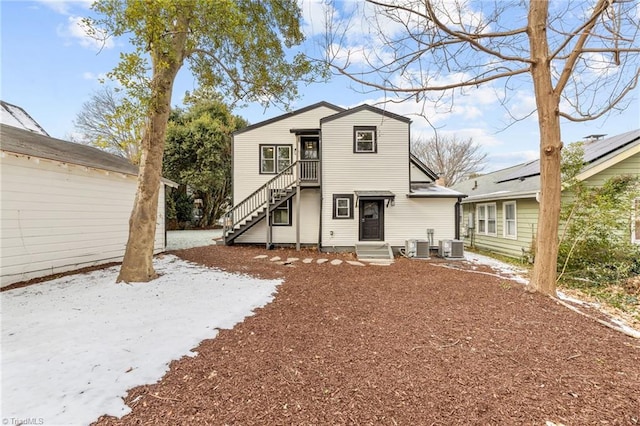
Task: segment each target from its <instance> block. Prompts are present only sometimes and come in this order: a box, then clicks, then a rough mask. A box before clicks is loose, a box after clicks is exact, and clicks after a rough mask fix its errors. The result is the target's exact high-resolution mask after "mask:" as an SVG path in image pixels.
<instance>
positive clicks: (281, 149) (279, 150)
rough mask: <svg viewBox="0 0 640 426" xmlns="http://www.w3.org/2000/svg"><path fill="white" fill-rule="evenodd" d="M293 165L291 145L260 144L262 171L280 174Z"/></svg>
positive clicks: (262, 172) (263, 172)
mask: <svg viewBox="0 0 640 426" xmlns="http://www.w3.org/2000/svg"><path fill="white" fill-rule="evenodd" d="M290 165H291V145H260V173H261V174H278V173H280V172H282V171H283V170H284V169H286V168H287V167H289V166H290Z"/></svg>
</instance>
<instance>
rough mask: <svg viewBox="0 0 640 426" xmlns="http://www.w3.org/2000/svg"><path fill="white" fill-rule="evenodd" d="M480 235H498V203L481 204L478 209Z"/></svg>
mask: <svg viewBox="0 0 640 426" xmlns="http://www.w3.org/2000/svg"><path fill="white" fill-rule="evenodd" d="M476 217H477V218H478V231H477V233H478V234H480V235H491V236H494V237H495V236H496V204H495V203H492V204H479V205H478V207H477V209H476Z"/></svg>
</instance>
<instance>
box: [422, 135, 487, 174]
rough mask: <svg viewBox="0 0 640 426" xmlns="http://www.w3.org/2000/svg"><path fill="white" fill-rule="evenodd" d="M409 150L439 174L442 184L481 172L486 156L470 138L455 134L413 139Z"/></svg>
mask: <svg viewBox="0 0 640 426" xmlns="http://www.w3.org/2000/svg"><path fill="white" fill-rule="evenodd" d="M411 152H412V153H413V154H414V155H415V156H416V157H418V158H419V159H420V160H422V162H423V163H425V164H426V165H427V166H429V168H431V169H432V170H433V171H435V172H436V173H437V174H438V175H439V176H440V178H441V179H442V180H443V184H444V186H451V185H454V184H456V183H458V182H460V181H461V180H462V179H463V178H465V177H467V176H470V175H472V174H475V173H479V172H481V171H482V170H483V169H484V160H485V159H486V158H487V154H486V153H484V152H482V151H481V150H480V145H478V144H476V143H474V142H473V139H472V138H468V139H458V138H457V137H456V136H455V135H454V136H439V135H436V136H434V137H432V138H430V139H421V138H418V139H414V140H413V141H412V142H411Z"/></svg>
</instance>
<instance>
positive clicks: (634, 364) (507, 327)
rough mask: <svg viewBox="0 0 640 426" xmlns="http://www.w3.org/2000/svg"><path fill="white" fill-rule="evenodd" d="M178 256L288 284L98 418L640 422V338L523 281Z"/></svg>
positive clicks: (230, 254) (284, 253)
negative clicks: (120, 412)
mask: <svg viewBox="0 0 640 426" xmlns="http://www.w3.org/2000/svg"><path fill="white" fill-rule="evenodd" d="M174 253H175V254H177V255H179V256H180V257H182V258H184V259H187V260H190V261H193V262H197V263H200V264H204V265H208V266H212V267H218V268H222V269H225V270H228V271H233V272H241V273H247V274H251V275H253V276H259V277H264V278H283V279H284V283H283V284H282V285H281V286H280V287H279V288H278V292H277V295H276V298H275V300H274V301H273V302H272V303H270V304H269V305H267V306H265V307H264V308H261V309H258V310H257V311H256V313H255V315H254V316H252V317H249V318H247V319H246V320H245V321H244V322H242V323H240V324H238V325H236V326H235V327H234V328H233V329H231V330H222V331H220V333H219V334H218V336H217V337H216V338H215V339H212V340H206V341H204V342H202V343H201V344H200V345H199V346H198V348H197V349H196V350H197V352H198V355H197V356H196V357H193V358H190V357H184V358H182V359H180V360H177V361H174V362H172V363H171V365H170V371H169V372H168V373H167V374H166V375H165V376H164V377H163V378H162V380H160V381H159V382H158V383H156V384H153V385H148V386H140V387H137V388H135V389H132V390H131V391H130V392H129V395H128V396H127V398H126V402H127V404H128V405H129V406H131V407H132V408H133V411H132V413H131V414H129V415H127V416H125V417H123V418H122V419H116V418H113V417H102V418H100V419H99V421H98V422H96V424H97V425H133V424H138V425H151V424H154V425H162V424H166V425H176V424H183V425H186V424H189V425H191V424H211V425H455V424H464V425H469V424H479V425H497V424H500V425H502V424H527V425H545V423H546V424H551V423H553V424H564V425H567V426H568V425H596V424H598V425H635V424H640V341H639V340H638V339H633V338H631V337H628V336H625V335H623V334H621V333H619V332H616V331H614V330H611V329H609V328H607V327H604V326H602V325H601V324H599V323H597V322H595V321H593V320H590V319H589V318H586V317H584V316H582V315H579V314H577V313H575V312H573V311H571V310H569V309H567V308H566V307H564V306H561V305H559V304H558V303H556V302H555V301H554V300H553V299H551V298H547V297H543V296H540V295H536V294H530V293H527V292H525V291H524V289H523V287H522V286H521V285H520V284H517V283H514V282H512V281H509V280H507V279H504V278H498V277H493V276H489V275H481V274H475V273H471V272H467V271H461V270H453V269H448V268H443V267H440V266H438V261H436V260H432V261H422V260H408V259H404V258H401V259H397V260H396V262H395V263H394V264H393V265H391V266H385V267H383V266H367V267H358V266H351V265H348V264H346V263H343V264H341V265H338V266H333V265H329V264H322V265H318V264H316V263H313V264H302V263H301V262H300V261H298V262H296V263H295V264H294V266H295V267H288V266H285V265H278V264H275V263H274V262H269V261H268V260H266V259H254V256H256V255H258V254H268V255H269V256H275V255H277V256H280V257H282V258H286V257H299V258H304V257H307V256H308V257H314V258H318V257H320V256H319V255H318V253H316V252H312V251H308V252H302V253H300V252H295V251H291V250H274V251H269V252H267V251H265V250H263V249H261V248H255V247H217V246H214V247H206V248H197V249H189V250H181V251H177V252H174ZM321 257H326V258H329V259H333V258H340V259H349V258H351V255H340V254H335V255H324V254H323V255H322V256H321ZM440 262H442V261H440ZM547 422H551V423H547Z"/></svg>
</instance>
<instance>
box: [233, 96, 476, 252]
mask: <svg viewBox="0 0 640 426" xmlns="http://www.w3.org/2000/svg"><path fill="white" fill-rule="evenodd" d="M410 124H411V120H409V119H408V118H406V117H403V116H399V115H396V114H392V113H389V112H388V111H384V110H382V109H380V108H376V107H372V106H369V105H361V106H358V107H356V108H353V109H349V110H345V109H343V108H340V107H338V106H335V105H332V104H329V103H326V102H320V103H318V104H314V105H311V106H309V107H306V108H302V109H300V110H297V111H294V112H291V113H288V114H284V115H281V116H279V117H276V118H273V119H270V120H266V121H264V122H261V123H257V124H254V125H251V126H249V127H247V128H244V129H242V130H239V131H237V132H235V133H234V137H233V201H234V205H235V207H234V208H233V209H232V210H231V211H230V212H229V213H228V214H227V216H226V220H225V225H226V227H227V229H225V242H226V243H227V244H234V243H260V244H265V243H266V244H267V245H271V244H274V245H293V244H301V245H308V246H317V247H319V248H320V249H321V250H324V251H342V250H350V251H351V250H355V249H356V248H357V246H358V245H360V244H361V243H365V242H382V243H383V244H385V245H387V246H391V247H392V248H393V249H396V250H397V249H400V248H403V247H405V242H406V240H411V239H422V240H427V239H429V238H431V243H432V244H433V243H437V242H438V240H451V239H457V238H458V235H457V230H458V228H459V227H458V226H457V223H456V222H457V220H458V217H459V216H458V214H457V211H458V209H459V205H460V201H461V199H462V198H463V197H465V195H464V194H462V193H460V192H457V191H453V190H450V189H448V188H444V187H441V186H438V185H436V183H435V181H436V179H437V176H436V174H435V173H433V172H432V171H431V170H429V168H428V167H427V166H425V165H424V164H423V163H421V162H420V161H419V160H418V159H417V158H416V157H414V156H413V155H411V154H410ZM299 201H300V204H299V209H298V203H299ZM267 207H268V209H267ZM267 210H268V211H269V214H267ZM267 216H268V217H269V221H268V222H267V221H265V220H264V218H265V217H267Z"/></svg>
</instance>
